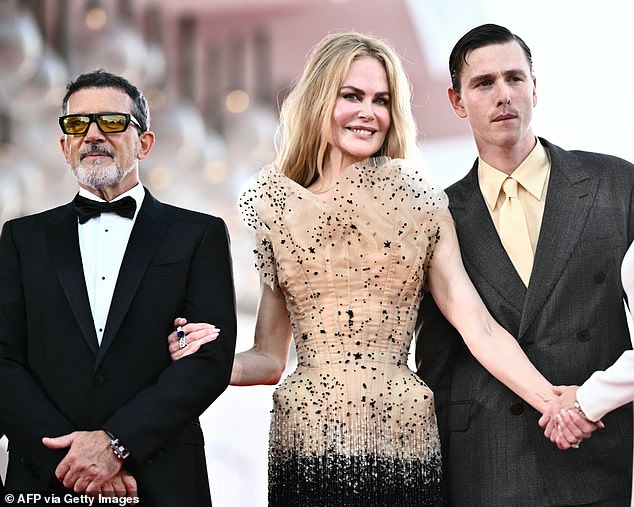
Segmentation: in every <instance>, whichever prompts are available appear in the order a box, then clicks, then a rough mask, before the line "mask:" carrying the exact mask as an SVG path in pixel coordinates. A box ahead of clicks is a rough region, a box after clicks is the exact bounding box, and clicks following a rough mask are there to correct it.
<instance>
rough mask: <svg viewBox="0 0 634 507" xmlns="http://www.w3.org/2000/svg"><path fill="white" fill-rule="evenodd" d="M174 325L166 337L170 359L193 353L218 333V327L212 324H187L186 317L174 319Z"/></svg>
mask: <svg viewBox="0 0 634 507" xmlns="http://www.w3.org/2000/svg"><path fill="white" fill-rule="evenodd" d="M174 327H175V328H176V330H175V331H174V332H172V333H171V334H170V335H169V336H168V337H167V344H168V348H169V353H170V356H171V357H172V361H178V360H179V359H182V358H183V357H185V356H189V355H190V354H193V353H195V352H196V351H198V349H199V348H200V347H201V346H202V345H203V344H205V343H208V342H210V341H213V340H215V339H216V338H218V335H219V334H220V329H218V328H217V327H215V326H214V325H213V324H207V323H204V322H203V323H193V324H187V319H184V318H182V317H178V318H176V319H175V320H174Z"/></svg>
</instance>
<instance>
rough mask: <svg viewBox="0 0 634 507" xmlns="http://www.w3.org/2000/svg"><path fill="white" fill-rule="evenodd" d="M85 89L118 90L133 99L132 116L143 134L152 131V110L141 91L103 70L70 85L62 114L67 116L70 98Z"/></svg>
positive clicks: (82, 77) (80, 77) (80, 76)
mask: <svg viewBox="0 0 634 507" xmlns="http://www.w3.org/2000/svg"><path fill="white" fill-rule="evenodd" d="M83 88H117V89H119V90H121V91H123V92H125V93H126V94H127V95H128V96H129V97H130V98H131V99H132V109H131V110H130V114H132V116H134V118H136V120H137V121H138V122H139V125H140V126H141V129H142V130H143V132H145V131H146V130H149V129H150V109H149V107H148V103H147V99H146V98H145V96H144V95H143V93H141V90H139V89H138V88H137V87H136V86H134V85H133V84H132V83H130V81H128V80H127V79H125V78H124V77H121V76H118V75H116V74H112V73H110V72H106V71H105V70H102V69H98V70H95V71H93V72H87V73H85V74H80V75H79V76H77V78H76V79H75V80H74V81H71V82H70V83H68V86H67V87H66V95H64V100H63V101H62V114H66V106H68V100H69V98H70V96H71V95H72V94H73V93H75V92H77V91H79V90H81V89H83ZM122 112H127V111H122Z"/></svg>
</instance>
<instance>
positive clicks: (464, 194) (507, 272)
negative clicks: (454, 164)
mask: <svg viewBox="0 0 634 507" xmlns="http://www.w3.org/2000/svg"><path fill="white" fill-rule="evenodd" d="M449 192H450V193H449V207H450V208H451V212H452V214H453V216H454V220H455V222H456V230H457V232H458V239H459V242H460V250H461V253H462V257H463V259H464V263H465V266H466V267H467V269H468V271H469V276H470V277H471V279H472V280H473V282H474V284H475V285H476V286H478V285H480V284H481V283H483V282H484V283H486V284H488V285H490V286H492V287H494V288H495V289H496V290H497V291H498V293H499V294H500V296H501V297H503V298H504V299H505V300H507V301H508V302H509V303H510V304H511V305H512V306H514V307H515V308H516V309H517V311H518V313H521V311H522V308H523V307H524V298H525V296H526V287H525V286H524V283H523V282H522V280H521V278H520V277H519V275H518V274H517V271H516V270H515V267H514V266H513V263H512V262H511V260H510V259H509V257H508V255H507V254H506V251H505V250H504V247H503V246H502V243H501V242H500V237H499V236H498V233H497V231H496V229H495V225H493V220H492V219H491V214H490V213H489V209H488V208H487V205H486V203H485V201H484V198H483V197H482V192H480V187H479V185H478V170H477V162H476V164H475V165H474V167H473V169H472V170H471V172H470V173H469V174H468V175H467V177H466V178H465V180H463V181H462V182H461V184H459V185H457V186H455V187H453V189H452V190H450V191H449Z"/></svg>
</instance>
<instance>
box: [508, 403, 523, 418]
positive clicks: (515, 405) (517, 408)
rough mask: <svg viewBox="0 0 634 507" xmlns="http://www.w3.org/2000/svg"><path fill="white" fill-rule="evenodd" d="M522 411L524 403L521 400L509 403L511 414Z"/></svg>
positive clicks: (517, 413)
mask: <svg viewBox="0 0 634 507" xmlns="http://www.w3.org/2000/svg"><path fill="white" fill-rule="evenodd" d="M523 412H524V405H523V404H522V403H521V402H517V403H513V405H511V414H513V415H520V414H521V413H523Z"/></svg>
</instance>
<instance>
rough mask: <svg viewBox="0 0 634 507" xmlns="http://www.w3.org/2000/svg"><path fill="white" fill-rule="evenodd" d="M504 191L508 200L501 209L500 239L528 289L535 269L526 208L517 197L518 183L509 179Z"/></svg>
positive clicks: (505, 183) (506, 181)
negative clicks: (525, 212) (532, 271)
mask: <svg viewBox="0 0 634 507" xmlns="http://www.w3.org/2000/svg"><path fill="white" fill-rule="evenodd" d="M502 190H503V191H504V195H505V196H506V199H505V201H504V204H502V207H501V208H500V239H501V240H502V245H503V246H504V249H505V250H506V253H508V255H509V257H510V258H511V261H512V262H513V266H515V269H516V270H517V272H518V273H519V275H520V278H521V279H522V281H523V282H524V285H526V286H527V287H528V281H529V279H530V277H531V270H532V269H533V247H532V246H531V239H530V236H529V234H528V225H527V224H526V215H525V214H524V207H523V206H522V202H521V201H520V200H519V199H518V197H517V181H515V180H514V179H513V178H507V179H506V180H504V183H503V184H502Z"/></svg>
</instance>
